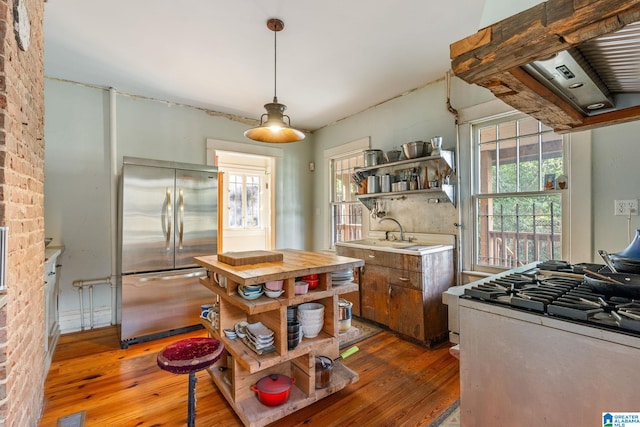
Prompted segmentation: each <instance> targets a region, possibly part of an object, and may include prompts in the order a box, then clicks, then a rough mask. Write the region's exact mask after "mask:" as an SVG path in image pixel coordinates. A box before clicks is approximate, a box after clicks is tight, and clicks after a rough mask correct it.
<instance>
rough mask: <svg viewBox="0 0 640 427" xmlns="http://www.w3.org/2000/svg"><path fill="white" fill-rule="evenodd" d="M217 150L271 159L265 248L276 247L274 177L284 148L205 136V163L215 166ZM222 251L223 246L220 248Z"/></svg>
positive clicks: (220, 204) (219, 213) (268, 179)
mask: <svg viewBox="0 0 640 427" xmlns="http://www.w3.org/2000/svg"><path fill="white" fill-rule="evenodd" d="M218 151H226V152H231V153H240V154H249V155H255V156H261V157H268V158H271V160H272V171H271V174H270V175H268V176H267V182H268V185H269V189H270V200H269V204H270V208H271V215H269V236H268V237H267V242H268V245H267V246H268V248H267V249H275V247H276V228H275V226H276V212H277V210H276V209H275V206H276V205H275V203H276V196H275V189H276V186H275V185H276V178H277V164H278V161H279V160H281V159H282V157H283V155H284V150H283V149H281V148H275V147H263V146H259V145H253V144H244V143H241V142H231V141H223V140H220V139H211V138H207V141H206V161H207V165H212V166H217V163H218V162H217V157H218V155H217V152H218ZM220 206H222V203H218V209H220ZM218 215H219V217H221V212H218ZM218 232H219V233H220V232H222V230H218ZM222 250H223V251H224V248H222Z"/></svg>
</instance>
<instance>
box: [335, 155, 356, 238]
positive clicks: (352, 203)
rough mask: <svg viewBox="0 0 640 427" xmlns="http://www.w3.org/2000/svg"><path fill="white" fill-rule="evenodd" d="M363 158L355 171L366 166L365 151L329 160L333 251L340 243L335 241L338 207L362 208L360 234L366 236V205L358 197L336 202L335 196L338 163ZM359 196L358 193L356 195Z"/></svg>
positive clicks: (337, 156)
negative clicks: (364, 219) (335, 210)
mask: <svg viewBox="0 0 640 427" xmlns="http://www.w3.org/2000/svg"><path fill="white" fill-rule="evenodd" d="M359 156H361V157H362V158H361V159H360V160H361V162H360V163H361V165H357V163H358V162H357V161H356V166H354V170H355V169H357V168H359V167H363V166H364V151H363V150H356V151H352V152H348V153H344V154H342V155H336V156H332V157H330V158H329V177H330V184H329V217H330V218H329V221H330V223H331V225H330V227H331V228H330V230H331V235H330V237H329V242H330V246H329V247H330V248H331V249H333V248H335V244H336V243H337V242H338V240H336V239H335V237H336V227H337V224H336V222H335V216H334V214H333V212H334V208H335V207H336V206H357V207H359V208H360V212H361V216H360V234H361V236H362V235H364V230H363V227H364V221H363V217H364V213H363V211H362V209H364V205H363V204H362V202H360V200H358V199H357V197H355V195H354V199H353V200H344V201H336V200H335V196H336V195H337V182H336V180H335V179H334V178H335V176H336V170H335V164H336V161H345V160H351V159H355V158H357V157H359ZM348 170H350V171H351V169H350V168H349V169H348ZM356 194H357V193H356Z"/></svg>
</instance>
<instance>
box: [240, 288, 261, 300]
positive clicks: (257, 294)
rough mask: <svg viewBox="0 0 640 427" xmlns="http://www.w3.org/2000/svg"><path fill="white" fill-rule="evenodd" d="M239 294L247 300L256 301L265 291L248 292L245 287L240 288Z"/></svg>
mask: <svg viewBox="0 0 640 427" xmlns="http://www.w3.org/2000/svg"><path fill="white" fill-rule="evenodd" d="M238 294H239V295H240V296H241V297H242V298H244V299H246V300H254V299H257V298H260V297H261V296H262V294H264V291H263V290H262V289H261V290H260V291H258V292H255V291H253V292H246V291H245V290H244V288H243V286H238Z"/></svg>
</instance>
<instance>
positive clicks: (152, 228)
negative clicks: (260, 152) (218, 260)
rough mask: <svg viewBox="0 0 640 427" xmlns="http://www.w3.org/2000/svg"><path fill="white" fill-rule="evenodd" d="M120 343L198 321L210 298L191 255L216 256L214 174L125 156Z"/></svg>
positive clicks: (208, 168) (200, 168)
mask: <svg viewBox="0 0 640 427" xmlns="http://www.w3.org/2000/svg"><path fill="white" fill-rule="evenodd" d="M120 195H121V197H120V218H119V219H120V221H119V224H120V241H121V245H120V261H121V263H120V265H121V274H122V325H121V346H122V347H123V348H126V347H127V346H128V344H131V343H135V342H140V341H146V340H149V339H153V338H154V337H158V336H164V335H168V334H172V333H175V332H178V331H180V330H184V329H185V328H189V327H190V326H193V325H198V324H199V322H200V321H199V319H200V305H201V304H204V303H212V302H213V299H214V297H213V294H212V293H211V291H209V290H207V289H206V288H205V287H204V286H202V285H200V284H199V278H200V277H203V276H206V270H205V269H203V268H200V267H197V266H196V264H195V263H194V261H193V258H194V257H196V256H200V255H211V254H216V253H217V239H218V230H217V227H218V171H217V168H215V167H211V166H200V165H192V164H185V163H176V162H163V161H157V160H148V159H140V158H134V157H125V158H124V159H123V166H122V175H121V191H120Z"/></svg>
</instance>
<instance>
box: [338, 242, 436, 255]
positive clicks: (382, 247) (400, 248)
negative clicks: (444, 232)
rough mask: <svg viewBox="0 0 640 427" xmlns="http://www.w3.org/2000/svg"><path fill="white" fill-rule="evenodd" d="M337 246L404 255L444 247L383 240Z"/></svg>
mask: <svg viewBox="0 0 640 427" xmlns="http://www.w3.org/2000/svg"><path fill="white" fill-rule="evenodd" d="M336 245H339V246H346V247H351V248H362V249H371V250H379V251H386V252H396V253H406V254H411V255H423V254H425V253H428V252H430V251H437V250H439V249H440V248H442V247H444V246H445V245H432V244H429V243H427V242H424V243H421V242H412V243H410V242H406V241H398V240H385V239H361V240H351V241H349V242H339V243H336Z"/></svg>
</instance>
